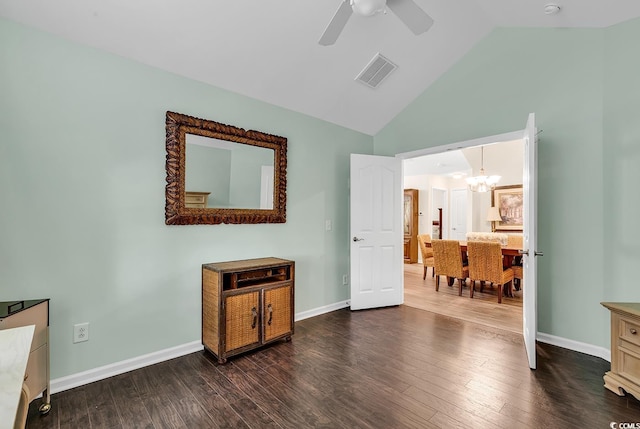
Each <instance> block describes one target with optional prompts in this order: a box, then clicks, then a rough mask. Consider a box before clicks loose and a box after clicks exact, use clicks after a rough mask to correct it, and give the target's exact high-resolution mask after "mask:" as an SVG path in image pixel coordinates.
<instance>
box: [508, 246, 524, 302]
mask: <svg viewBox="0 0 640 429" xmlns="http://www.w3.org/2000/svg"><path fill="white" fill-rule="evenodd" d="M507 246H509V247H514V248H516V249H522V247H523V237H522V234H509V238H508V242H507ZM511 268H513V277H514V278H513V286H514V287H515V289H516V290H520V288H521V287H522V256H515V257H514V258H513V262H512V265H511Z"/></svg>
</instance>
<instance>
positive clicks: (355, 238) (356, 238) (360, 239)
mask: <svg viewBox="0 0 640 429" xmlns="http://www.w3.org/2000/svg"><path fill="white" fill-rule="evenodd" d="M362 240H364V238H358V237H353V241H362Z"/></svg>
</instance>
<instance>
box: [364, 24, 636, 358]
mask: <svg viewBox="0 0 640 429" xmlns="http://www.w3.org/2000/svg"><path fill="white" fill-rule="evenodd" d="M639 25H640V21H635V22H634V23H633V24H630V26H631V27H632V28H633V29H634V31H635V34H634V36H635V37H636V38H637V35H638V31H637V30H638V26H639ZM609 32H611V33H613V34H617V30H616V29H615V28H613V29H610V30H607V31H605V30H601V29H572V30H569V29H512V28H510V29H497V30H495V31H493V32H492V33H491V34H490V35H489V36H487V37H486V38H485V39H483V40H482V41H481V42H480V43H479V44H478V45H477V46H475V47H474V48H473V49H472V51H471V52H470V53H469V54H468V55H466V56H465V57H464V58H463V59H462V60H461V61H459V62H458V63H457V64H456V65H455V66H454V67H452V68H451V69H450V70H449V71H448V72H447V73H446V74H445V75H444V76H443V77H442V78H440V79H439V80H438V81H437V82H435V84H434V85H432V86H431V87H430V88H429V89H427V90H426V91H425V92H424V93H423V94H421V95H420V96H419V97H418V98H417V99H416V100H415V101H414V102H413V103H412V104H411V105H410V106H408V107H407V108H406V109H405V110H404V111H403V112H402V113H401V114H399V115H398V116H397V117H396V118H395V119H394V120H393V121H392V122H391V123H390V124H389V125H388V126H387V127H385V128H384V129H383V130H382V131H381V132H380V133H379V134H378V135H376V136H375V139H374V148H375V149H374V152H375V153H376V154H387V155H391V154H395V153H400V152H406V151H410V150H415V149H420V148H426V147H432V146H438V145H443V144H447V143H453V142H457V141H463V140H469V139H473V138H478V137H484V136H490V135H494V134H501V133H506V132H510V131H517V130H521V129H523V128H524V127H525V123H526V120H527V115H528V114H529V113H530V112H535V113H536V119H537V126H538V129H539V130H542V133H541V134H540V143H539V171H538V176H539V182H538V183H539V207H538V212H539V223H538V225H539V249H540V250H543V251H544V257H542V258H539V259H538V264H539V265H538V279H539V283H538V330H539V331H540V332H544V333H547V334H551V335H556V336H560V337H564V338H568V339H571V340H575V341H580V342H584V343H587V344H592V345H597V346H601V347H607V348H608V345H609V340H608V338H609V334H608V313H607V311H606V310H605V309H604V308H602V307H601V306H600V304H599V303H600V301H602V300H603V299H604V298H605V297H606V294H605V292H604V291H605V290H607V289H608V288H611V287H612V286H611V283H612V281H613V280H614V278H615V280H616V281H617V282H618V284H617V285H616V286H615V289H616V290H617V294H616V296H617V299H621V300H632V301H633V300H635V301H637V300H638V291H639V290H640V289H639V288H638V287H637V285H635V284H634V281H635V277H636V276H635V272H634V271H632V270H630V269H629V268H626V267H630V266H632V265H630V264H631V260H633V259H634V258H635V260H636V261H637V256H638V246H637V244H635V243H637V240H634V241H633V243H634V244H633V245H632V246H631V245H630V246H631V248H632V249H635V253H634V254H628V255H627V256H626V258H624V261H625V262H626V263H627V265H626V266H625V267H621V266H618V268H621V271H620V274H617V275H615V276H613V275H612V272H611V271H610V269H611V268H612V266H611V264H608V265H607V264H606V259H605V252H604V248H603V246H604V245H605V236H607V241H606V243H607V244H608V245H609V247H610V248H614V247H615V248H620V246H622V245H623V244H624V243H625V239H623V238H622V236H619V237H618V238H615V236H613V237H612V234H611V233H610V232H611V231H610V230H611V229H612V228H615V229H616V230H618V228H620V227H622V225H620V226H618V225H616V226H613V225H615V224H617V223H618V222H619V221H623V220H627V219H628V221H626V222H624V231H623V233H624V234H628V237H637V235H638V234H637V233H636V231H637V229H636V228H634V226H635V225H634V224H632V222H631V218H632V216H633V217H637V216H636V212H637V211H638V210H639V209H640V205H639V204H638V199H637V198H636V195H637V192H633V190H632V189H631V188H630V186H632V183H633V184H636V183H639V181H638V180H637V179H638V173H637V171H638V170H637V168H636V169H635V170H631V169H629V170H628V172H626V173H625V174H626V177H622V176H621V175H619V174H618V175H612V174H611V170H612V168H609V166H607V167H608V168H607V169H606V170H604V166H605V165H606V164H604V163H603V156H606V155H607V153H608V152H609V151H610V150H615V149H613V148H610V147H609V144H610V142H609V138H607V135H605V138H603V132H604V130H603V113H604V112H603V109H604V108H603V99H605V95H606V98H607V99H608V98H609V97H611V98H613V99H614V100H615V102H614V101H612V102H611V103H610V104H612V110H613V109H614V108H618V107H619V108H620V110H625V109H634V110H633V112H634V113H633V115H632V116H635V123H628V122H627V121H626V120H615V121H614V120H611V121H610V124H608V125H610V126H609V127H608V128H612V131H611V132H608V133H607V134H613V133H620V134H622V135H626V134H627V132H631V131H633V133H632V134H633V138H634V139H635V140H633V143H634V145H635V146H634V147H633V151H635V152H632V153H635V156H636V157H637V156H638V155H639V152H638V151H639V150H640V149H638V128H637V127H638V125H637V124H638V122H639V121H638V114H637V113H638V103H637V99H638V96H639V95H640V94H638V91H637V79H638V78H637V71H638V70H637V65H638V62H637V55H636V51H635V49H634V48H632V47H631V43H630V42H629V41H630V40H635V39H633V38H629V39H627V40H626V42H625V43H622V39H625V37H622V36H621V37H620V39H621V40H619V41H615V40H611V43H609V42H608V41H609V38H607V43H605V34H608V33H609ZM611 39H613V36H612V37H611ZM616 42H620V43H619V44H617V43H616ZM611 45H615V51H616V59H617V60H618V62H620V63H622V62H624V61H627V62H632V63H633V64H635V69H634V70H633V72H632V71H631V70H629V71H628V72H625V73H623V74H622V75H621V76H619V77H620V78H625V79H627V81H628V80H630V79H631V76H632V73H636V74H635V75H633V76H634V77H633V81H634V83H635V85H636V90H635V92H633V93H632V94H625V95H624V96H623V95H621V94H616V93H614V92H611V91H607V92H606V93H605V90H604V82H605V81H607V79H606V78H608V77H612V78H614V79H613V80H616V81H617V80H618V77H614V76H610V75H609V74H607V75H605V66H604V64H603V59H604V53H605V51H606V52H609V51H610V50H611V49H612V46H611ZM626 56H635V57H636V59H634V61H631V60H627V59H626V58H625V57H626ZM606 70H607V71H608V72H609V68H607V69H606ZM627 81H622V82H617V83H616V86H617V88H619V91H620V92H621V93H623V92H624V91H628V90H629V89H630V88H628V87H629V85H627V84H626V82H627ZM621 97H624V100H626V101H625V102H624V103H620V105H619V106H618V105H617V102H618V101H620V98H621ZM627 97H628V98H627ZM634 101H635V106H632V103H633V102H634ZM614 105H615V106H614ZM607 106H608V104H607ZM612 114H614V116H615V115H616V113H615V112H612ZM620 119H621V118H620ZM614 122H615V123H614ZM613 130H615V131H613ZM624 143H625V144H626V145H627V146H631V145H630V141H627V142H624ZM619 144H621V145H622V144H623V139H622V137H621V138H620V139H619ZM629 152H631V148H629V149H628V152H627V153H628V155H627V156H630V155H631V153H629ZM619 161H621V159H618V162H619ZM629 161H630V160H625V161H624V162H629ZM614 162H615V161H614V160H613V159H612V160H611V161H610V163H611V164H613V163H614ZM628 165H629V167H631V166H632V165H633V163H632V162H629V164H628ZM612 167H613V165H612ZM605 172H606V173H607V174H606V176H605V175H604V173H605ZM632 176H633V179H634V181H633V182H631V181H630V182H628V183H626V182H625V181H626V180H631V179H632ZM604 177H606V178H607V179H606V181H607V183H608V185H607V186H606V188H605V186H604V181H605V179H604ZM612 189H615V191H613V192H615V193H616V194H614V196H612V197H607V201H609V204H605V199H604V198H605V197H604V191H605V190H606V191H607V192H611V190H612ZM624 190H626V192H627V193H626V194H625V195H627V197H626V198H625V201H624V202H621V201H620V199H621V198H622V197H623V195H622V194H618V193H621V192H623V191H624ZM609 195H610V194H609ZM614 200H615V201H617V205H618V206H620V205H623V206H624V207H625V209H626V210H628V213H627V214H623V213H619V212H618V210H613V211H611V210H609V209H607V210H606V212H605V207H608V206H613V205H615V203H614ZM605 213H606V215H605ZM605 219H606V227H605ZM609 258H610V257H609V256H607V259H609ZM604 267H607V268H606V276H605V268H604ZM622 268H624V269H622ZM525 287H526V286H525Z"/></svg>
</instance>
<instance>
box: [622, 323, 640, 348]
mask: <svg viewBox="0 0 640 429" xmlns="http://www.w3.org/2000/svg"><path fill="white" fill-rule="evenodd" d="M619 327H620V331H619V334H618V335H619V336H620V338H621V339H624V340H626V341H629V342H630V343H633V344H635V345H637V346H640V322H639V321H637V320H633V319H629V318H626V317H620V324H619Z"/></svg>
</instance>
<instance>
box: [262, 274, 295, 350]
mask: <svg viewBox="0 0 640 429" xmlns="http://www.w3.org/2000/svg"><path fill="white" fill-rule="evenodd" d="M263 305H264V308H263V314H264V341H265V342H267V341H270V340H272V339H273V338H276V337H279V336H281V335H285V334H287V333H290V332H291V286H290V285H287V286H282V287H277V288H273V289H266V290H265V291H264V304H263Z"/></svg>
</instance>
